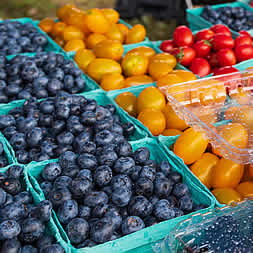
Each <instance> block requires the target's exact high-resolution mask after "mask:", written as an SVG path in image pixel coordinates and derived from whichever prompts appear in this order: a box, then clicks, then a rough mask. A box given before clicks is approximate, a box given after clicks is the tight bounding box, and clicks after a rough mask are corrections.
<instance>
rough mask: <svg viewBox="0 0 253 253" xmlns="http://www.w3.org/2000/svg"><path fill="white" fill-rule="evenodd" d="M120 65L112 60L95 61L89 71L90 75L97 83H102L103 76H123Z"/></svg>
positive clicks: (89, 66) (100, 59)
mask: <svg viewBox="0 0 253 253" xmlns="http://www.w3.org/2000/svg"><path fill="white" fill-rule="evenodd" d="M121 71H122V70H121V67H120V64H119V63H118V62H116V61H114V60H111V59H104V58H99V59H94V60H93V61H92V62H91V63H90V64H89V65H88V69H87V73H88V75H89V76H90V77H91V78H93V79H94V80H95V81H97V82H100V81H101V79H102V77H103V75H105V74H109V73H119V74H121Z"/></svg>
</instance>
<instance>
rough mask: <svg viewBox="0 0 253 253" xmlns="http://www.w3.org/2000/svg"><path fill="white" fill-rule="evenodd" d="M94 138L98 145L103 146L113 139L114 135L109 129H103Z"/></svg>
mask: <svg viewBox="0 0 253 253" xmlns="http://www.w3.org/2000/svg"><path fill="white" fill-rule="evenodd" d="M94 139H95V142H96V144H97V145H98V146H104V145H106V144H110V143H111V142H112V141H113V139H114V135H113V134H112V133H111V132H110V131H109V130H103V131H100V132H98V133H97V134H96V135H95V138H94Z"/></svg>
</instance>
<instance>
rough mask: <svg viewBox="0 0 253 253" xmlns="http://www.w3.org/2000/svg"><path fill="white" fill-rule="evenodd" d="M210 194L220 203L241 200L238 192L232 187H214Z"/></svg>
mask: <svg viewBox="0 0 253 253" xmlns="http://www.w3.org/2000/svg"><path fill="white" fill-rule="evenodd" d="M212 194H213V195H214V196H215V198H216V199H217V200H218V201H219V202H220V203H221V204H226V205H229V204H231V203H233V202H240V201H241V200H242V196H241V195H240V193H238V192H237V191H235V190H234V189H232V188H220V189H214V190H213V191H212Z"/></svg>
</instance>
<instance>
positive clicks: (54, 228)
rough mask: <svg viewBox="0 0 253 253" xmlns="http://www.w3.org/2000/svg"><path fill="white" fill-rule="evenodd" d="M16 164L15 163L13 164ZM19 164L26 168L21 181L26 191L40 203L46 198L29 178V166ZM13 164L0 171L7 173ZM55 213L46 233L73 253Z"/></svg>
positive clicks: (67, 251)
mask: <svg viewBox="0 0 253 253" xmlns="http://www.w3.org/2000/svg"><path fill="white" fill-rule="evenodd" d="M12 165H14V164H12ZM16 165H19V166H22V167H23V169H24V173H23V175H24V177H23V181H22V182H21V183H22V184H24V185H25V188H26V191H27V192H29V193H30V194H31V195H32V198H33V201H34V203H35V204H38V203H40V202H41V201H42V200H45V198H42V197H41V196H40V195H39V194H38V193H37V192H36V191H35V190H34V188H33V186H32V184H31V182H30V180H29V176H28V173H27V168H26V167H25V166H24V165H21V164H16ZM10 166H11V165H8V166H6V167H4V168H0V172H1V173H5V172H6V171H7V170H8V168H9V167H10ZM54 215H55V214H53V215H52V217H51V218H50V221H49V222H48V223H47V225H46V233H47V234H49V235H52V236H54V237H55V239H56V241H57V242H58V243H59V244H60V245H61V246H62V247H63V248H64V250H65V253H71V250H70V248H69V247H68V245H67V243H66V242H65V241H64V240H63V239H62V237H61V234H60V231H59V229H58V226H56V224H55V223H54V217H53V216H54Z"/></svg>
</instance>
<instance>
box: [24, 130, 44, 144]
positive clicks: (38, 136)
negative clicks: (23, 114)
mask: <svg viewBox="0 0 253 253" xmlns="http://www.w3.org/2000/svg"><path fill="white" fill-rule="evenodd" d="M42 138H43V133H42V129H41V128H39V127H34V128H33V129H31V130H30V131H29V132H28V133H27V135H26V142H27V144H28V145H29V146H30V147H36V146H38V145H39V144H40V142H41V141H42Z"/></svg>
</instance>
